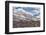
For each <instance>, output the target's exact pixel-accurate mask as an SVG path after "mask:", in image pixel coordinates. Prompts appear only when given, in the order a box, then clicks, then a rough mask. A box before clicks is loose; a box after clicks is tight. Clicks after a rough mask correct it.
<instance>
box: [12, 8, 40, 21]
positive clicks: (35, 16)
mask: <svg viewBox="0 0 46 35" xmlns="http://www.w3.org/2000/svg"><path fill="white" fill-rule="evenodd" d="M13 15H14V16H15V17H17V18H19V19H21V20H34V21H38V20H40V13H39V12H38V11H37V10H33V11H32V12H31V11H30V12H28V11H26V10H24V9H23V8H17V9H14V12H13Z"/></svg>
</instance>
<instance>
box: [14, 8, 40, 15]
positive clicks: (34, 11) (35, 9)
mask: <svg viewBox="0 0 46 35" xmlns="http://www.w3.org/2000/svg"><path fill="white" fill-rule="evenodd" d="M15 9H23V10H25V11H26V12H29V13H32V14H33V16H37V15H40V8H36V7H35V8H34V7H15Z"/></svg>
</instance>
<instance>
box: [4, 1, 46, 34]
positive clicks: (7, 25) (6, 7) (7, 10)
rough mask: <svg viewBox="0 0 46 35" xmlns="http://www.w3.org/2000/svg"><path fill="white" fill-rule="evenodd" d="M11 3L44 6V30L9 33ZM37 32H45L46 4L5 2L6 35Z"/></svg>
mask: <svg viewBox="0 0 46 35" xmlns="http://www.w3.org/2000/svg"><path fill="white" fill-rule="evenodd" d="M9 3H21V4H38V5H43V30H39V31H24V32H9ZM35 32H45V3H37V2H20V1H5V34H18V33H35Z"/></svg>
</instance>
